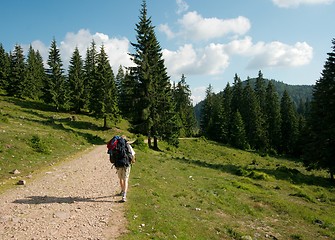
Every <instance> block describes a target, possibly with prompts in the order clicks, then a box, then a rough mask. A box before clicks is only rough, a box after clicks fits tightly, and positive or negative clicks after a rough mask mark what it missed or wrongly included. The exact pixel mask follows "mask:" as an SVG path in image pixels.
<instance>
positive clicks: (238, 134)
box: [230, 111, 248, 149]
mask: <svg viewBox="0 0 335 240" xmlns="http://www.w3.org/2000/svg"><path fill="white" fill-rule="evenodd" d="M230 142H231V145H232V146H233V147H236V148H239V149H247V148H248V143H247V139H246V133H245V127H244V122H243V119H242V116H241V114H240V112H239V111H236V112H235V113H234V114H233V122H232V125H231V135H230Z"/></svg>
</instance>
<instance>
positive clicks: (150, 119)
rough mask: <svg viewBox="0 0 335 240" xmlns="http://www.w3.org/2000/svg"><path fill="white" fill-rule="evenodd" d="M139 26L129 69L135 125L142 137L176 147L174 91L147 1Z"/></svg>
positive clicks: (141, 12)
mask: <svg viewBox="0 0 335 240" xmlns="http://www.w3.org/2000/svg"><path fill="white" fill-rule="evenodd" d="M139 20H140V21H139V23H138V24H136V32H137V37H136V39H137V43H131V44H132V46H133V47H134V48H135V53H134V54H130V55H131V57H132V60H133V61H134V63H135V67H130V68H129V69H130V72H129V74H130V77H131V79H132V81H133V82H134V86H135V89H134V91H133V92H134V93H136V95H135V96H136V99H135V100H134V110H135V112H134V113H135V114H134V115H133V117H134V118H133V119H132V123H133V124H134V127H135V128H136V129H137V130H138V131H139V132H140V133H142V134H145V135H147V136H148V144H149V146H151V138H152V137H153V139H154V148H157V147H158V146H157V141H158V138H162V139H165V140H167V141H168V142H170V143H173V144H174V145H176V144H177V142H178V139H177V137H176V136H177V133H178V129H177V128H176V126H177V125H176V123H177V122H176V121H177V117H176V116H177V115H176V112H175V109H174V108H175V104H174V102H173V98H172V90H171V84H170V80H169V77H168V75H167V70H166V67H165V65H164V60H163V58H162V50H161V48H160V45H159V42H158V41H157V38H156V35H155V32H154V27H153V26H152V23H151V18H150V17H148V16H147V7H146V1H145V0H143V2H142V8H141V11H140V19H139Z"/></svg>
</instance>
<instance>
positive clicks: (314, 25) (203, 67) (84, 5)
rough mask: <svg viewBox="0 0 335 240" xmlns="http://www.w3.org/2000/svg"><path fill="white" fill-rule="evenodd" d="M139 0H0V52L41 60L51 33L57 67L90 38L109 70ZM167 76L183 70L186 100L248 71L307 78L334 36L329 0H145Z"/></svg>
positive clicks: (120, 57)
mask: <svg viewBox="0 0 335 240" xmlns="http://www.w3.org/2000/svg"><path fill="white" fill-rule="evenodd" d="M141 3H142V0H137V1H135V0H122V1H120V0H114V1H112V0H94V1H91V0H48V1H46V0H31V1H25V0H10V1H9V0H6V1H3V2H2V4H1V5H2V7H1V9H2V11H1V15H0V31H1V34H0V43H1V44H2V45H3V47H4V48H5V49H6V50H7V51H11V50H12V49H13V48H14V46H15V44H20V45H21V46H22V47H23V48H24V50H25V53H26V50H27V49H28V47H29V45H30V44H32V46H33V48H34V49H36V50H39V51H40V53H41V54H42V57H43V59H44V61H46V60H47V56H48V51H49V47H50V44H51V41H52V39H53V38H55V39H56V42H57V45H58V47H59V49H60V51H61V57H62V60H63V63H64V67H65V68H67V66H68V62H69V59H70V57H71V55H72V53H73V51H74V49H75V47H76V46H77V47H78V48H79V50H80V52H81V54H82V57H83V58H85V54H86V49H87V47H88V46H89V44H90V43H91V41H92V39H94V40H95V42H96V43H97V45H98V46H99V47H100V46H101V44H104V46H105V50H106V51H107V53H108V55H109V60H110V63H111V65H112V67H113V69H114V71H115V73H116V71H117V69H118V67H119V65H120V64H121V65H123V66H129V65H131V64H132V63H131V61H130V60H129V56H128V54H127V53H129V52H133V48H132V46H131V44H130V43H131V42H135V41H136V32H135V24H136V23H138V21H139V15H140V12H139V11H140V8H141ZM147 9H148V15H149V16H151V20H152V23H153V25H154V26H155V32H156V35H157V38H158V41H159V42H160V45H161V48H162V52H163V57H164V59H165V64H166V66H167V69H168V73H169V75H170V76H171V81H179V80H180V78H181V74H185V76H186V82H187V83H188V84H189V86H190V88H191V91H192V98H193V102H194V103H197V102H199V101H200V100H202V99H203V98H204V95H205V89H206V88H207V87H208V86H209V84H211V85H212V87H213V89H214V91H215V92H219V91H221V90H223V89H224V88H225V86H226V84H227V83H228V82H229V83H230V84H232V82H233V78H234V75H235V73H237V74H238V75H239V76H240V78H241V79H242V80H245V79H246V78H247V77H248V76H249V77H256V76H257V74H258V71H259V70H261V71H262V72H263V75H264V77H265V78H269V79H276V80H278V81H282V82H284V83H287V84H293V85H302V84H307V85H312V84H315V81H316V80H317V79H318V78H319V77H320V72H321V71H322V69H323V65H324V62H325V60H326V58H327V53H328V52H330V51H331V40H332V38H334V37H335V32H334V30H335V29H334V26H333V23H334V16H335V0H253V1H251V0H147Z"/></svg>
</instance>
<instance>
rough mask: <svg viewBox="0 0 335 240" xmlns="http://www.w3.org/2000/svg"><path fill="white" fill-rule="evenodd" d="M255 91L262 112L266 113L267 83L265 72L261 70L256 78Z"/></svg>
mask: <svg viewBox="0 0 335 240" xmlns="http://www.w3.org/2000/svg"><path fill="white" fill-rule="evenodd" d="M255 92H256V96H257V99H258V102H259V105H260V107H261V112H262V114H264V112H265V108H266V101H265V98H266V84H265V79H264V77H263V73H262V71H261V70H259V72H258V76H257V78H256V82H255Z"/></svg>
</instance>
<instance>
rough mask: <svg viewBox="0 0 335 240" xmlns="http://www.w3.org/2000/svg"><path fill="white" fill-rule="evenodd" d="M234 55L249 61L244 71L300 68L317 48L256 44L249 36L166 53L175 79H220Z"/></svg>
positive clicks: (271, 43) (169, 69) (166, 60)
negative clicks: (224, 42) (204, 77)
mask: <svg viewBox="0 0 335 240" xmlns="http://www.w3.org/2000/svg"><path fill="white" fill-rule="evenodd" d="M234 55H237V56H243V57H245V58H246V59H247V60H248V64H247V66H241V68H250V69H264V68H267V67H283V66H285V67H299V66H303V65H306V64H308V63H310V61H311V60H312V58H313V48H312V47H311V46H309V45H308V44H307V43H306V42H297V43H295V44H294V45H288V44H285V43H282V42H278V41H274V42H270V43H264V42H257V43H253V41H252V38H251V37H249V36H246V37H245V38H243V39H236V40H233V41H231V42H229V43H227V44H214V43H211V44H208V45H207V46H205V47H203V48H197V49H195V48H194V46H193V45H192V44H185V45H183V46H181V47H179V48H178V49H177V50H176V51H171V50H167V49H164V50H163V57H164V59H165V63H166V66H167V69H168V72H169V74H170V75H172V76H174V77H178V76H181V74H186V75H213V76H214V75H220V74H222V73H223V72H224V71H225V69H226V68H227V67H228V66H229V63H230V61H231V58H232V57H233V56H234Z"/></svg>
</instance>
